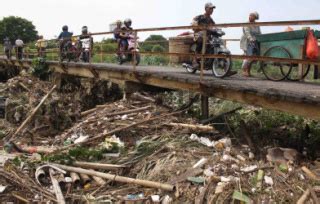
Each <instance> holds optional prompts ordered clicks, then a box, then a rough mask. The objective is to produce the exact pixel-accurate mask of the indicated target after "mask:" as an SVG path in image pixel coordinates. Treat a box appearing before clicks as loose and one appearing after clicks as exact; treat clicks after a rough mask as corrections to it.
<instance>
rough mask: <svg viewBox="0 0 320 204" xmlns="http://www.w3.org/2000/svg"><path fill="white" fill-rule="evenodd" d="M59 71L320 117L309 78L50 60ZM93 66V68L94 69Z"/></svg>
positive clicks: (317, 90) (319, 99)
mask: <svg viewBox="0 0 320 204" xmlns="http://www.w3.org/2000/svg"><path fill="white" fill-rule="evenodd" d="M0 62H1V63H3V64H14V65H17V66H24V67H30V66H31V62H30V60H24V61H23V62H20V63H19V62H18V61H15V60H12V61H7V60H5V59H4V58H0ZM48 63H49V66H50V67H51V68H53V69H54V70H55V71H56V72H59V73H65V74H70V75H75V76H82V77H91V78H92V77H97V76H98V77H99V78H101V79H106V80H112V81H117V82H125V81H131V82H136V83H140V84H147V85H152V86H157V87H163V88H170V89H176V90H189V91H193V92H199V93H202V94H205V95H207V96H213V97H218V98H222V99H227V100H232V101H237V102H240V103H245V104H249V105H256V106H261V107H265V108H268V109H273V110H280V111H285V112H288V113H292V114H297V115H301V116H305V117H309V118H313V119H320V85H318V84H315V83H307V82H290V81H283V82H272V81H268V80H265V79H258V78H243V77H241V76H237V75H236V76H232V77H229V78H226V79H217V78H214V77H213V76H212V74H211V72H206V73H205V74H204V78H203V81H202V83H201V84H200V83H199V81H200V76H199V73H198V74H189V73H186V71H185V69H183V68H173V67H156V66H138V67H136V72H133V68H132V66H129V65H122V66H120V65H116V64H101V63H97V64H85V63H63V64H60V63H59V62H56V61H49V62H48ZM92 70H94V71H92Z"/></svg>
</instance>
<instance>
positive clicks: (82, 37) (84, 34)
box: [79, 26, 93, 60]
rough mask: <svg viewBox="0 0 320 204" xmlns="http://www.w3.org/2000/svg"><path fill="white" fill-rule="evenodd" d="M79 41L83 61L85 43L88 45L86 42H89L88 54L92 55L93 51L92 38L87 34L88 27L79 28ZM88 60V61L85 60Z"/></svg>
mask: <svg viewBox="0 0 320 204" xmlns="http://www.w3.org/2000/svg"><path fill="white" fill-rule="evenodd" d="M79 40H80V42H81V48H82V57H81V58H82V59H83V60H84V56H83V54H84V49H86V46H87V45H85V43H88V42H86V41H89V44H90V48H89V52H90V55H92V50H93V38H92V37H91V35H90V33H89V32H88V27H87V26H83V27H82V28H81V35H80V37H79ZM90 55H89V56H88V57H91V56H90ZM87 60H88V59H87Z"/></svg>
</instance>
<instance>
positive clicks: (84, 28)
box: [81, 26, 88, 34]
mask: <svg viewBox="0 0 320 204" xmlns="http://www.w3.org/2000/svg"><path fill="white" fill-rule="evenodd" d="M81 31H82V33H84V34H87V33H88V26H83V27H82V29H81Z"/></svg>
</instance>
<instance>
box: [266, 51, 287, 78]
mask: <svg viewBox="0 0 320 204" xmlns="http://www.w3.org/2000/svg"><path fill="white" fill-rule="evenodd" d="M263 56H265V57H277V58H292V57H291V54H290V53H289V51H288V50H286V49H285V48H283V47H280V46H275V47H271V48H270V49H268V50H267V51H266V52H265V53H264V55H263ZM260 68H261V70H262V72H263V74H264V75H265V77H266V78H267V79H269V80H272V81H281V80H284V79H286V78H287V77H288V76H289V74H290V72H291V70H292V64H291V63H286V62H284V63H283V62H272V61H271V62H261V63H260Z"/></svg>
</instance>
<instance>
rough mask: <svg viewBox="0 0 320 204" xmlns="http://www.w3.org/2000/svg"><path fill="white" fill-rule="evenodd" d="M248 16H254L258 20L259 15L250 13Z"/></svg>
mask: <svg viewBox="0 0 320 204" xmlns="http://www.w3.org/2000/svg"><path fill="white" fill-rule="evenodd" d="M250 15H252V16H254V17H255V18H256V19H257V20H259V13H258V12H256V11H255V12H252V13H251V14H250Z"/></svg>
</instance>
